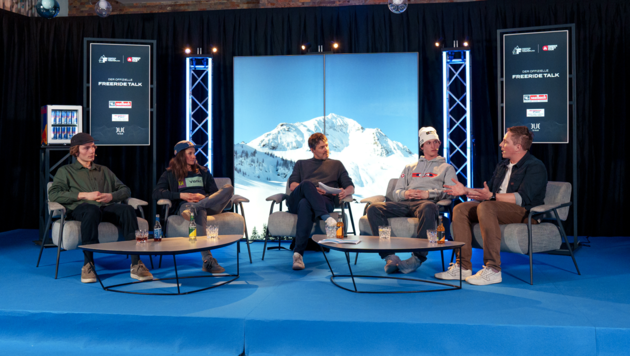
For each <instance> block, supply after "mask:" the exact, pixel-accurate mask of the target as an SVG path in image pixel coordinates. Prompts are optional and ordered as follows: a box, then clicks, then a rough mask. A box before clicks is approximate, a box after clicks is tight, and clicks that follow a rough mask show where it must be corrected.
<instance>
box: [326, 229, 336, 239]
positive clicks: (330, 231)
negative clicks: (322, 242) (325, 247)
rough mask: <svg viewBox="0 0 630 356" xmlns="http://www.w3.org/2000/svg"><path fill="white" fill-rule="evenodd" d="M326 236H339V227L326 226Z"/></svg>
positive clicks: (332, 237) (330, 237)
mask: <svg viewBox="0 0 630 356" xmlns="http://www.w3.org/2000/svg"><path fill="white" fill-rule="evenodd" d="M326 237H327V238H329V239H334V238H336V237H337V227H336V226H326Z"/></svg>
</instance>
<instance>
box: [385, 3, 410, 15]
mask: <svg viewBox="0 0 630 356" xmlns="http://www.w3.org/2000/svg"><path fill="white" fill-rule="evenodd" d="M387 7H388V8H389V11H391V12H393V13H395V14H402V13H403V12H405V10H407V0H388V1H387Z"/></svg>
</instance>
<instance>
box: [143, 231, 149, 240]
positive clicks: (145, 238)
mask: <svg viewBox="0 0 630 356" xmlns="http://www.w3.org/2000/svg"><path fill="white" fill-rule="evenodd" d="M142 242H149V230H142Z"/></svg>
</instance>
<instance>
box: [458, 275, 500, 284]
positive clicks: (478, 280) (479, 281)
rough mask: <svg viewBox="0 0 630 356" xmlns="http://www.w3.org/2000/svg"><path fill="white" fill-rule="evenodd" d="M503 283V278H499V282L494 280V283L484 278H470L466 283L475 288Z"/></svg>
mask: <svg viewBox="0 0 630 356" xmlns="http://www.w3.org/2000/svg"><path fill="white" fill-rule="evenodd" d="M501 282H503V279H502V278H499V279H498V280H494V281H488V280H486V279H482V278H470V277H469V278H466V283H468V284H472V285H474V286H487V285H489V284H497V283H501Z"/></svg>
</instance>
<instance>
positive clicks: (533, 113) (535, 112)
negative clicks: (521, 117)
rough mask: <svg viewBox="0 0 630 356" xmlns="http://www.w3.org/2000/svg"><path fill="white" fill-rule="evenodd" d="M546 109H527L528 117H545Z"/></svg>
mask: <svg viewBox="0 0 630 356" xmlns="http://www.w3.org/2000/svg"><path fill="white" fill-rule="evenodd" d="M544 116H545V109H527V117H544Z"/></svg>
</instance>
